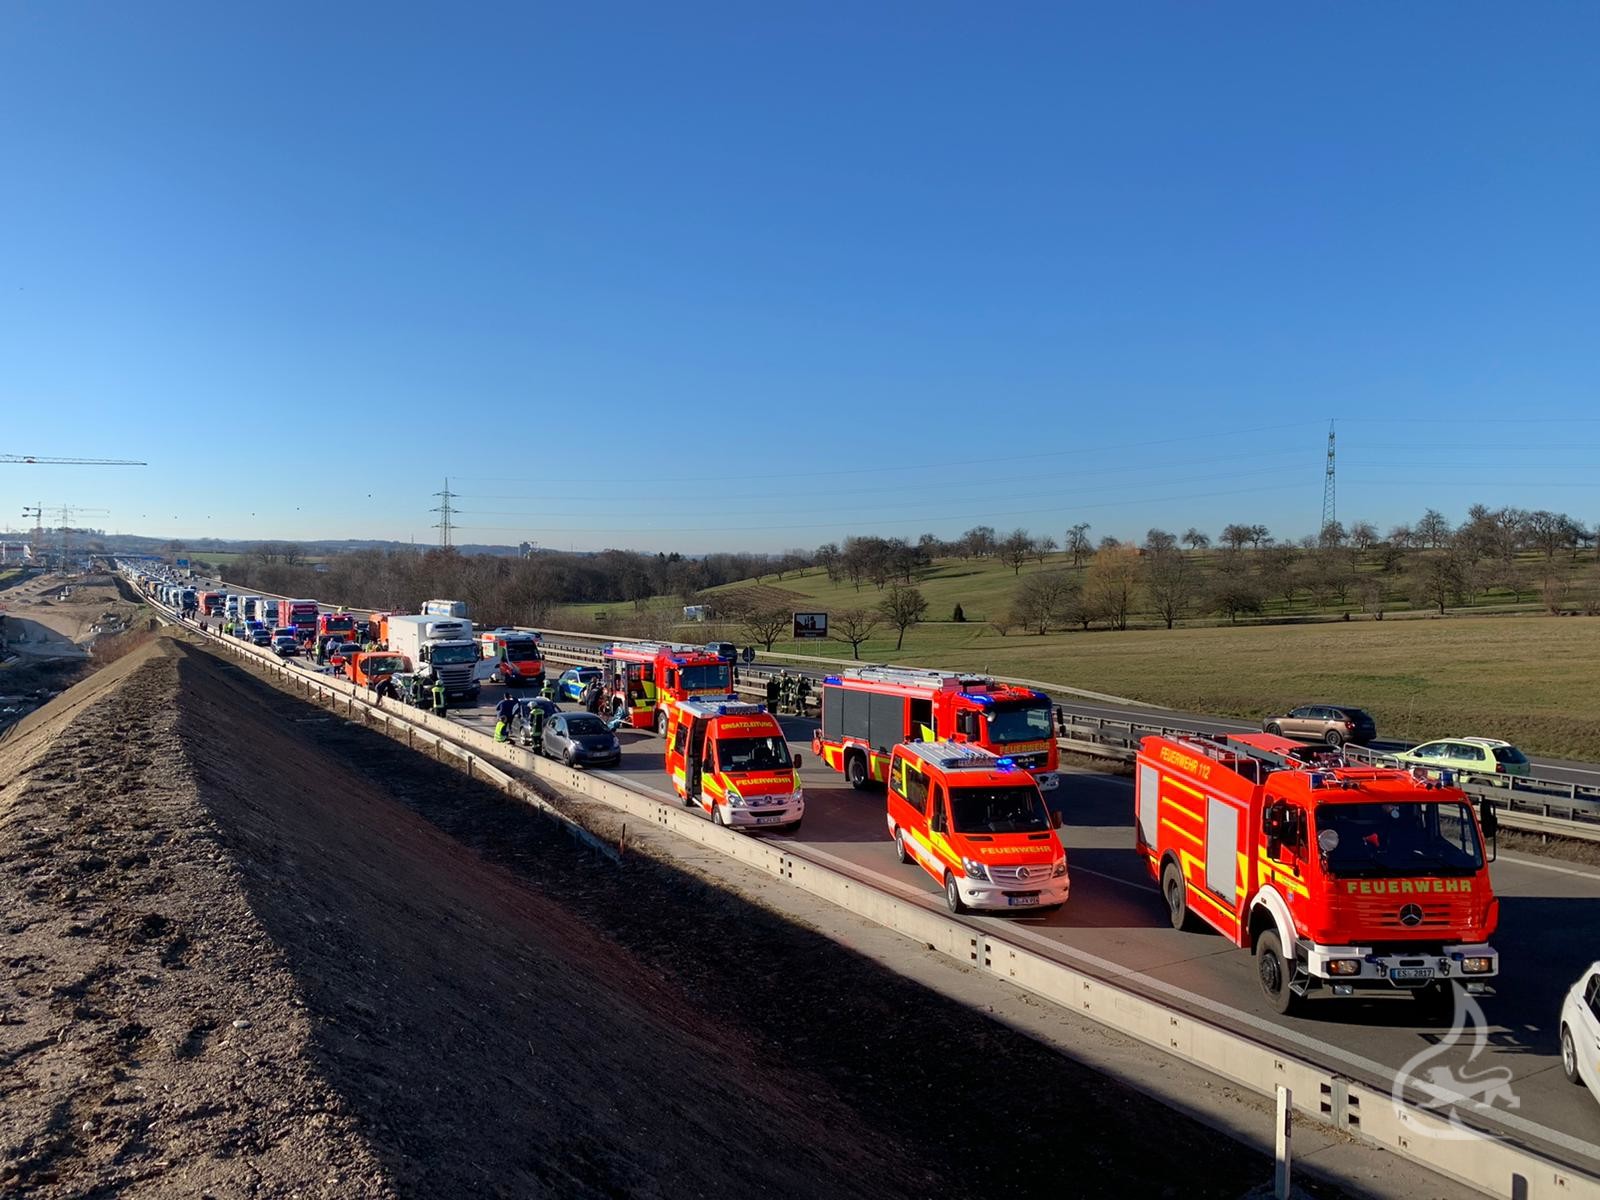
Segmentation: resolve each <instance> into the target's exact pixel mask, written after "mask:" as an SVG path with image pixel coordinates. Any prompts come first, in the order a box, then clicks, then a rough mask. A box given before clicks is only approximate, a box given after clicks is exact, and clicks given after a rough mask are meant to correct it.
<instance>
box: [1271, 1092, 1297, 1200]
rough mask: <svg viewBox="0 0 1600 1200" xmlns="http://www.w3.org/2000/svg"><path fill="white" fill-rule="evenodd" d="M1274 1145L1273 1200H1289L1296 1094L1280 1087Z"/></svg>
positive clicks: (1292, 1164) (1292, 1163)
mask: <svg viewBox="0 0 1600 1200" xmlns="http://www.w3.org/2000/svg"><path fill="white" fill-rule="evenodd" d="M1276 1131H1277V1132H1276V1137H1275V1138H1274V1145H1273V1164H1272V1196H1273V1200H1289V1191H1290V1184H1289V1177H1290V1174H1291V1173H1292V1168H1293V1166H1294V1093H1293V1092H1291V1091H1290V1090H1289V1089H1288V1088H1286V1087H1284V1086H1283V1084H1281V1083H1280V1084H1279V1085H1278V1120H1277V1125H1276Z"/></svg>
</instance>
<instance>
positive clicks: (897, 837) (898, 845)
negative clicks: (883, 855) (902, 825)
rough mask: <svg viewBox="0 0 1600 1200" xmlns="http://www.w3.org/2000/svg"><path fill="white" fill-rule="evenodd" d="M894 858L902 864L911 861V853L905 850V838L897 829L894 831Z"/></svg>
mask: <svg viewBox="0 0 1600 1200" xmlns="http://www.w3.org/2000/svg"><path fill="white" fill-rule="evenodd" d="M894 856H895V858H896V859H897V860H898V861H899V862H900V863H902V864H904V863H908V862H910V861H911V852H910V851H909V850H907V849H906V836H905V834H903V833H901V832H900V830H898V829H896V830H895V831H894Z"/></svg>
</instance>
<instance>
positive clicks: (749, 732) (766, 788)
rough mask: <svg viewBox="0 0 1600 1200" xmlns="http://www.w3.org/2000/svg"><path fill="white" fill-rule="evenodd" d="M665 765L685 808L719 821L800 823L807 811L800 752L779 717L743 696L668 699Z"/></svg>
mask: <svg viewBox="0 0 1600 1200" xmlns="http://www.w3.org/2000/svg"><path fill="white" fill-rule="evenodd" d="M662 711H663V712H664V713H665V714H666V717H667V751H666V770H667V774H668V775H670V776H672V787H673V790H674V791H676V792H677V793H678V797H679V799H681V800H682V801H683V803H684V805H685V807H689V808H692V807H695V806H696V805H698V806H699V807H700V808H703V809H704V810H705V811H706V812H708V813H710V814H711V820H712V822H713V823H714V824H717V825H727V826H729V827H742V826H747V825H748V826H771V827H773V828H777V829H799V828H800V821H801V818H802V817H804V816H805V812H806V797H805V791H804V790H803V789H802V788H801V786H800V756H799V755H798V754H793V755H792V754H790V753H789V743H788V742H786V741H785V740H784V737H783V730H782V729H781V728H779V726H778V719H777V718H776V717H774V716H773V715H772V714H771V713H769V712H768V711H767V710H766V707H765V706H764V705H760V704H745V703H743V702H741V701H738V700H668V701H667V702H666V704H665V705H663V706H662Z"/></svg>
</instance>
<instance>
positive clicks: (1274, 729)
mask: <svg viewBox="0 0 1600 1200" xmlns="http://www.w3.org/2000/svg"><path fill="white" fill-rule="evenodd" d="M1267 732H1268V733H1270V734H1271V735H1272V736H1273V737H1282V736H1283V726H1282V725H1279V724H1278V723H1277V722H1276V721H1274V722H1273V723H1272V724H1270V725H1268V726H1267Z"/></svg>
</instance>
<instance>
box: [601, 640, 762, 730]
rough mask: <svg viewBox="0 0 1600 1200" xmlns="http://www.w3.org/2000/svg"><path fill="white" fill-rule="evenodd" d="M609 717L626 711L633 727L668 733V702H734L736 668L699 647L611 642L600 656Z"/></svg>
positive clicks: (656, 643)
mask: <svg viewBox="0 0 1600 1200" xmlns="http://www.w3.org/2000/svg"><path fill="white" fill-rule="evenodd" d="M601 657H602V659H603V660H604V661H603V666H604V672H605V674H604V680H603V686H604V688H605V695H606V707H605V711H606V715H608V716H615V715H616V711H617V709H619V708H621V709H623V710H624V711H625V712H626V714H627V716H626V717H625V718H624V719H625V720H626V721H627V722H628V724H629V725H632V726H633V727H634V728H635V729H649V728H650V727H652V726H654V727H655V731H656V732H657V733H659V734H661V735H663V736H665V735H666V732H667V710H666V703H667V701H668V700H693V699H696V698H700V699H713V698H715V699H718V700H732V699H734V698H735V697H734V693H733V668H732V667H731V666H730V665H729V663H728V662H727V660H726V659H723V658H722V657H720V656H719V655H717V654H714V653H712V652H711V651H709V650H706V649H704V648H703V647H700V646H684V645H679V644H677V643H675V642H613V643H612V644H611V645H609V646H607V647H606V648H605V650H604V651H603V652H602V654H601Z"/></svg>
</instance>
